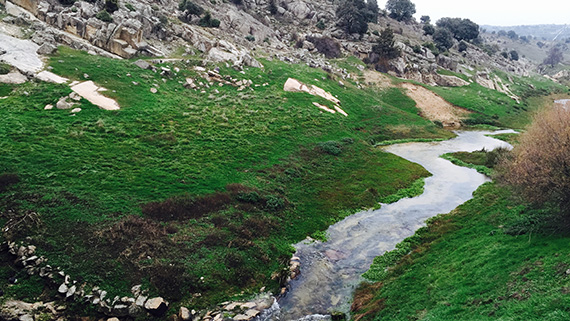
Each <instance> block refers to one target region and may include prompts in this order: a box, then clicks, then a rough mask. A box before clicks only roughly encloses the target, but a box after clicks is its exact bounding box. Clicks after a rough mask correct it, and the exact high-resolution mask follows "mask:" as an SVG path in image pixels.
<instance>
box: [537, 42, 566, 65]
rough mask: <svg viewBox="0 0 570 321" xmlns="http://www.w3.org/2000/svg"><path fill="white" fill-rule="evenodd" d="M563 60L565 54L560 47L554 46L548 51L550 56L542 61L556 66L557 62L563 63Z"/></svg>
mask: <svg viewBox="0 0 570 321" xmlns="http://www.w3.org/2000/svg"><path fill="white" fill-rule="evenodd" d="M562 60H564V56H563V55H562V50H560V47H558V46H554V47H552V48H550V51H548V56H546V58H544V61H543V62H542V63H543V64H545V65H550V66H551V67H554V66H556V65H557V64H559V63H561V62H562Z"/></svg>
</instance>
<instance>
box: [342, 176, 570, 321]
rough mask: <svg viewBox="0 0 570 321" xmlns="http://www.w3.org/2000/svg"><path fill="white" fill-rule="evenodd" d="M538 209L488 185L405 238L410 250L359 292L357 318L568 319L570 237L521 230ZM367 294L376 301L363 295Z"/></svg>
mask: <svg viewBox="0 0 570 321" xmlns="http://www.w3.org/2000/svg"><path fill="white" fill-rule="evenodd" d="M537 212H538V213H540V210H533V209H530V208H528V207H526V206H524V205H519V204H517V202H516V201H513V199H512V198H511V197H510V195H509V192H508V190H506V189H504V188H502V187H499V186H496V185H495V184H491V183H488V184H485V185H483V186H482V187H480V188H479V190H478V191H477V192H476V194H475V198H474V199H473V200H471V201H468V202H467V203H465V204H464V205H462V206H460V207H459V208H458V209H457V210H455V211H453V212H452V213H451V214H448V215H441V216H438V217H436V218H434V219H432V220H431V221H430V222H429V223H428V226H427V227H425V228H422V229H420V230H419V231H418V232H417V233H416V235H415V236H413V237H412V238H410V239H408V240H406V241H404V243H403V244H402V245H401V246H400V247H399V248H405V252H406V253H402V254H403V255H400V257H399V258H397V259H394V260H388V259H385V260H383V262H385V263H386V265H385V266H389V269H388V271H387V272H386V273H383V274H382V273H381V274H377V275H376V276H377V277H373V279H374V280H375V281H379V282H381V283H377V284H375V285H365V286H363V287H362V288H361V289H360V290H359V291H358V294H357V296H356V299H355V301H356V302H357V303H361V304H360V309H359V310H358V311H357V312H356V314H354V315H353V318H354V319H359V320H373V319H374V320H380V319H382V320H385V319H389V320H410V319H425V320H428V319H429V320H497V319H504V320H544V319H548V320H565V319H568V317H570V312H569V311H568V308H567V307H568V304H569V303H570V297H568V294H567V293H568V289H569V288H570V280H569V279H568V278H567V277H566V270H567V269H568V268H569V267H570V251H569V250H568V247H567V244H568V238H567V237H566V236H564V235H561V234H560V233H552V232H548V231H545V232H543V233H540V232H537V231H535V233H531V231H532V225H528V224H523V226H524V227H525V228H526V230H525V229H523V230H522V232H521V230H517V229H513V228H514V227H519V226H520V224H521V221H522V219H523V218H525V217H532V216H533V215H535V214H536V213H537ZM529 228H530V229H531V230H529ZM514 230H516V231H517V232H515V233H513V231H514ZM397 251H398V250H396V252H397ZM389 255H395V254H389ZM376 270H378V269H376ZM371 271H372V269H371ZM382 271H383V270H382ZM369 273H370V272H369ZM365 296H368V297H370V296H373V300H371V301H367V300H364V301H361V298H364V297H365ZM362 302H365V303H362ZM367 312H368V314H366V313H367ZM361 316H362V318H360V317H361Z"/></svg>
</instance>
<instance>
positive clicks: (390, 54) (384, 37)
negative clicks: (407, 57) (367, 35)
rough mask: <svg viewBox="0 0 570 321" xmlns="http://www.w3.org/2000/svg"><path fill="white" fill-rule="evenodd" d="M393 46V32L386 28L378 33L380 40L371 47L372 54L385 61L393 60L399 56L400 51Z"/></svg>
mask: <svg viewBox="0 0 570 321" xmlns="http://www.w3.org/2000/svg"><path fill="white" fill-rule="evenodd" d="M394 45H395V41H394V31H393V30H392V29H390V28H386V29H384V30H382V32H380V38H379V39H378V42H377V43H376V44H375V45H374V46H373V47H372V52H373V53H376V54H378V55H379V56H380V57H383V58H386V59H394V58H396V57H398V56H400V50H399V49H398V48H396V47H395V46H394Z"/></svg>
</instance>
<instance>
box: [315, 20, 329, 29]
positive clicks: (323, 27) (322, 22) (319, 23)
mask: <svg viewBox="0 0 570 321" xmlns="http://www.w3.org/2000/svg"><path fill="white" fill-rule="evenodd" d="M326 27H327V26H325V22H324V21H323V20H319V22H317V28H319V29H321V30H324V29H325V28H326Z"/></svg>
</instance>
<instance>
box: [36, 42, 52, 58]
mask: <svg viewBox="0 0 570 321" xmlns="http://www.w3.org/2000/svg"><path fill="white" fill-rule="evenodd" d="M56 50H57V47H56V46H55V45H54V44H51V43H44V44H43V45H41V46H40V47H39V48H38V50H36V52H37V53H38V54H39V55H51V54H53V53H54V52H55V51H56Z"/></svg>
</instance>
